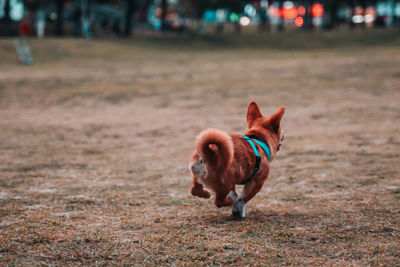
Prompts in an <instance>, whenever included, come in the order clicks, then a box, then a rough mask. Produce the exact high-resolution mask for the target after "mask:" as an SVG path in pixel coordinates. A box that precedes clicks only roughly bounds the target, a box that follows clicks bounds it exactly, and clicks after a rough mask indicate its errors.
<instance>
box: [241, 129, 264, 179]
mask: <svg viewBox="0 0 400 267" xmlns="http://www.w3.org/2000/svg"><path fill="white" fill-rule="evenodd" d="M239 136H241V137H242V138H244V139H245V140H246V141H247V142H249V144H250V145H251V147H252V148H253V151H254V154H255V155H256V163H255V164H254V169H253V173H252V174H251V175H250V177H249V178H247V179H246V180H244V181H243V182H241V183H239V184H240V185H244V184H246V183H247V182H248V181H250V179H251V178H252V177H253V176H254V174H256V172H257V171H258V170H259V168H260V163H261V157H260V154H259V153H258V150H257V147H256V145H255V144H254V142H255V143H257V145H259V146H260V147H261V148H262V149H263V150H264V152H265V154H266V155H267V158H268V161H270V160H271V151H270V149H269V147H268V145H267V144H266V143H264V142H262V141H260V140H258V139H255V138H250V137H248V136H245V135H243V134H239Z"/></svg>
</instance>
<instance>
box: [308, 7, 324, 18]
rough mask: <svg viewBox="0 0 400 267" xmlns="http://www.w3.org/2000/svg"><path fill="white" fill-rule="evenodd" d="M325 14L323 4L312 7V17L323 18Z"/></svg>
mask: <svg viewBox="0 0 400 267" xmlns="http://www.w3.org/2000/svg"><path fill="white" fill-rule="evenodd" d="M323 14H324V7H323V6H322V5H321V4H314V5H313V6H312V7H311V15H312V16H313V17H315V18H319V17H322V15H323Z"/></svg>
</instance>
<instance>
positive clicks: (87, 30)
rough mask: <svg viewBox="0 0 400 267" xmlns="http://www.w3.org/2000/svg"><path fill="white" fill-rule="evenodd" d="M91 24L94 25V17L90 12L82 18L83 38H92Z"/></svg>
mask: <svg viewBox="0 0 400 267" xmlns="http://www.w3.org/2000/svg"><path fill="white" fill-rule="evenodd" d="M91 24H92V16H91V14H90V12H89V11H87V12H85V15H84V16H83V17H82V30H83V36H84V37H85V38H87V39H90V38H92V37H93V36H92V31H91Z"/></svg>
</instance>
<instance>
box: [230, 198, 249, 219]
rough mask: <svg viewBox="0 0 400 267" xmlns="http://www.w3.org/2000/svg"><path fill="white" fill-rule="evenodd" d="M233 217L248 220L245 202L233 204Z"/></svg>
mask: <svg viewBox="0 0 400 267" xmlns="http://www.w3.org/2000/svg"><path fill="white" fill-rule="evenodd" d="M232 217H235V218H241V219H243V218H246V204H245V203H244V202H243V201H236V202H235V203H233V208H232Z"/></svg>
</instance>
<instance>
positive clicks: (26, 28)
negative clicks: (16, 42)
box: [19, 16, 32, 36]
mask: <svg viewBox="0 0 400 267" xmlns="http://www.w3.org/2000/svg"><path fill="white" fill-rule="evenodd" d="M31 32H32V26H31V23H30V20H29V17H27V16H25V17H24V19H23V20H22V21H21V23H20V25H19V35H20V36H28V35H30V34H31Z"/></svg>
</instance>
